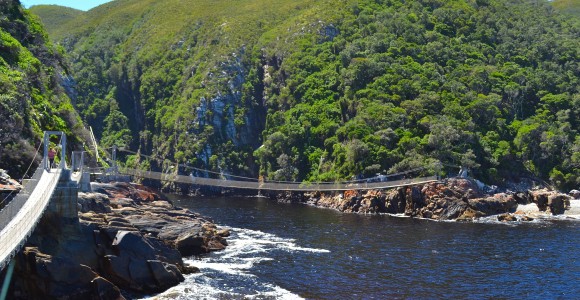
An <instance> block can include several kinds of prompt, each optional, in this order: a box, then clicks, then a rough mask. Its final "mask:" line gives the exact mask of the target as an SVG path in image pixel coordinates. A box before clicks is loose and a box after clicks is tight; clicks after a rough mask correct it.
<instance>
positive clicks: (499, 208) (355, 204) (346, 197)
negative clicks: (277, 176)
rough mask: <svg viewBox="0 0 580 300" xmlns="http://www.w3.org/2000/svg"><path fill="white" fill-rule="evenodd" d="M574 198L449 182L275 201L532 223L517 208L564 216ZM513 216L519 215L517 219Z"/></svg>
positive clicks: (463, 181)
mask: <svg viewBox="0 0 580 300" xmlns="http://www.w3.org/2000/svg"><path fill="white" fill-rule="evenodd" d="M572 198H573V197H571V196H568V195H565V194H561V193H558V192H554V191H548V190H534V191H523V192H507V193H495V194H486V193H484V192H483V191H481V190H480V188H479V187H478V185H477V184H476V183H475V181H472V180H469V179H465V178H450V179H446V180H443V181H441V182H434V183H428V184H424V185H422V186H412V187H400V188H396V189H391V190H369V191H345V192H344V193H335V194H328V193H319V192H316V193H306V194H303V195H298V194H293V195H280V196H278V197H277V199H278V201H282V202H299V203H306V204H310V205H314V206H318V207H325V208H331V209H336V210H338V211H341V212H347V213H388V214H402V215H405V216H409V217H416V218H425V219H432V220H458V221H473V220H476V219H478V218H482V217H489V216H494V215H497V216H498V220H500V221H503V220H505V221H509V220H524V221H529V220H532V219H533V217H531V216H525V215H522V213H519V212H517V208H518V205H520V204H521V205H527V204H531V203H535V204H536V205H537V207H538V210H539V211H540V212H547V213H551V214H553V215H559V214H563V213H564V212H565V210H566V209H568V208H569V207H570V200H571V199H572ZM516 215H521V217H519V218H517V217H516Z"/></svg>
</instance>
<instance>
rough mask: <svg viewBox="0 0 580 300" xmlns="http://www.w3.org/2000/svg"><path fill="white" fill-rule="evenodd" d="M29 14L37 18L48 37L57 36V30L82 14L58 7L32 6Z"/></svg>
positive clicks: (71, 9)
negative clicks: (39, 19)
mask: <svg viewBox="0 0 580 300" xmlns="http://www.w3.org/2000/svg"><path fill="white" fill-rule="evenodd" d="M29 10H30V12H32V13H33V14H35V15H37V16H39V17H40V18H41V20H42V23H43V24H44V27H45V28H46V30H47V32H48V33H49V35H50V36H57V32H58V30H60V29H61V28H66V23H67V22H70V21H71V20H73V19H76V18H78V17H79V16H80V15H82V14H83V11H82V10H78V9H74V8H70V7H64V6H59V5H34V6H32V7H30V9H29Z"/></svg>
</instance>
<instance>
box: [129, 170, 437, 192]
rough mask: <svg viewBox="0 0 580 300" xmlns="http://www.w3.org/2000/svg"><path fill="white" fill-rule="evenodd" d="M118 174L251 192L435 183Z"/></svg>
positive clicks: (423, 180)
mask: <svg viewBox="0 0 580 300" xmlns="http://www.w3.org/2000/svg"><path fill="white" fill-rule="evenodd" d="M119 172H120V173H123V174H126V175H132V176H135V177H140V178H149V179H157V180H161V181H168V182H177V183H188V184H196V185H205V186H214V187H223V188H235V189H252V190H276V191H303V192H308V191H346V190H371V189H384V188H393V187H399V186H407V185H416V184H421V183H427V182H431V181H436V180H437V177H436V176H428V177H418V178H409V179H401V180H393V181H385V182H357V183H341V182H338V183H308V182H304V183H301V182H284V183H281V182H267V181H266V182H259V181H239V180H225V179H215V178H202V177H194V176H188V175H177V174H167V173H161V172H154V171H143V170H136V169H130V168H120V169H119Z"/></svg>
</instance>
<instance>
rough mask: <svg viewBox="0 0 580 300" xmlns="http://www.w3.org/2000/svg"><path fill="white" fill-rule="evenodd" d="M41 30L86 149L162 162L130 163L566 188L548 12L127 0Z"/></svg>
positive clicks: (563, 41) (469, 0)
mask: <svg viewBox="0 0 580 300" xmlns="http://www.w3.org/2000/svg"><path fill="white" fill-rule="evenodd" d="M44 18H47V17H46V16H45V17H44ZM50 32H51V33H54V35H53V38H54V39H55V40H57V41H58V42H59V43H60V44H61V45H62V46H63V47H64V48H65V49H66V51H67V53H68V54H67V58H68V61H69V62H70V64H71V66H72V73H73V76H74V78H75V79H76V81H77V92H78V97H76V99H75V100H76V106H77V108H78V109H79V111H80V113H81V115H82V117H83V118H84V119H85V120H86V121H87V122H88V124H90V125H91V126H93V128H94V129H95V131H96V133H97V135H98V137H99V138H100V140H101V143H102V144H103V145H104V146H111V145H113V144H117V145H122V146H126V147H129V148H131V149H132V150H139V151H141V153H144V154H152V155H153V156H156V157H163V158H165V159H166V161H165V162H163V161H162V160H148V161H143V160H142V159H139V158H137V157H129V161H128V163H129V164H132V165H140V166H141V167H143V168H153V169H157V170H159V169H168V168H169V167H170V166H169V161H174V162H179V163H185V164H189V165H192V166H196V167H201V168H208V169H212V170H215V171H224V172H225V173H231V174H238V175H251V176H257V175H258V173H260V174H264V175H266V176H267V177H268V178H271V179H279V180H325V181H327V180H334V179H339V178H349V177H351V176H353V175H359V174H364V175H367V176H369V175H372V174H375V173H377V172H393V171H397V170H403V169H408V168H412V167H415V166H422V165H424V164H425V163H427V162H436V161H439V162H442V163H445V164H451V165H463V166H467V167H469V168H471V170H472V171H473V173H474V174H475V176H477V177H478V178H480V179H483V180H484V181H487V182H489V183H501V182H502V181H504V180H506V179H513V178H517V177H518V176H521V175H523V176H537V177H541V178H543V179H546V180H550V181H551V182H552V183H553V184H555V185H557V186H559V187H562V188H570V187H577V186H578V184H580V134H579V133H578V128H580V124H579V123H580V92H579V90H578V89H579V87H580V85H579V83H580V82H579V81H580V80H579V79H580V54H579V51H580V50H579V49H580V26H579V25H578V22H577V21H576V19H574V18H573V17H571V16H567V15H561V14H559V13H558V12H557V11H555V10H554V8H553V7H552V6H551V4H550V3H548V2H542V1H524V0H509V1H508V0H462V1H460V0H452V1H443V0H418V1H397V0H383V1H379V0H377V1H370V0H359V1H354V0H351V1H335V0H325V1H308V0H301V1H282V0H243V1H224V0H222V1H210V0H200V1H176V0H171V1H155V0H147V1H137V0H125V1H114V2H111V3H108V4H105V5H102V6H100V7H97V8H95V9H93V10H90V11H89V12H86V13H83V14H82V15H80V16H78V17H77V18H75V19H73V20H71V21H68V22H66V25H65V26H63V28H59V29H50ZM180 171H182V172H189V170H186V169H181V170H180Z"/></svg>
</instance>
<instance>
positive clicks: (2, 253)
mask: <svg viewBox="0 0 580 300" xmlns="http://www.w3.org/2000/svg"><path fill="white" fill-rule="evenodd" d="M55 135H56V136H60V141H59V143H58V148H60V149H62V150H61V154H60V163H59V164H58V165H57V166H54V165H52V164H51V162H50V161H49V158H48V157H49V156H48V153H49V144H50V137H51V136H55ZM93 142H94V147H95V152H98V148H97V145H96V141H94V140H93ZM41 146H44V150H43V154H41V155H42V162H41V164H40V166H39V167H38V168H37V169H36V171H35V172H34V175H33V176H32V178H31V179H29V180H27V181H26V182H25V183H24V188H23V189H22V190H21V191H20V192H19V193H18V194H17V195H16V196H15V197H14V198H13V199H12V200H10V201H9V202H8V203H3V202H4V200H5V199H0V205H1V206H0V207H1V210H0V270H3V269H4V268H5V267H6V266H7V265H9V263H10V262H11V260H12V258H13V257H14V255H16V253H17V252H18V251H20V249H21V248H22V247H23V245H24V244H25V243H26V241H27V239H28V238H29V237H30V235H31V234H32V233H33V232H34V229H35V228H36V226H37V224H38V222H39V221H40V219H41V218H42V216H43V214H45V212H46V211H47V208H49V207H50V206H51V205H55V204H54V203H55V202H61V203H60V204H57V205H60V206H59V208H58V211H60V212H61V213H62V211H63V209H62V208H63V207H65V206H66V207H67V209H68V211H69V212H68V213H67V214H68V216H67V217H69V218H73V217H74V218H77V217H78V216H77V213H78V212H77V203H76V199H77V192H78V189H79V188H80V187H82V186H83V184H84V186H85V187H86V185H87V183H88V186H89V188H90V182H88V181H89V180H88V178H89V172H88V171H87V170H88V169H86V168H83V165H84V164H83V161H84V157H83V154H84V152H82V151H78V152H73V153H72V156H71V161H72V165H71V166H70V167H69V166H67V164H66V161H67V159H66V157H65V150H66V136H65V134H64V133H63V132H57V131H47V132H45V134H44V141H43V143H41V144H40V145H39V147H38V149H37V154H38V152H39V150H40V148H41ZM133 153H134V152H133ZM35 159H36V156H35V158H34V159H33V161H34V160H35ZM112 159H113V161H112V162H113V167H111V168H109V169H108V171H107V172H109V173H113V174H116V175H119V174H122V175H129V176H132V177H134V178H148V179H155V180H161V181H164V182H175V183H184V184H193V185H203V186H212V187H220V188H232V189H252V190H258V191H259V190H268V191H301V192H312V191H345V190H369V189H386V188H395V187H402V186H410V185H419V184H424V183H428V182H433V181H436V180H437V177H435V176H429V177H416V178H403V179H399V180H389V178H390V177H391V176H399V177H401V176H406V175H408V174H410V172H412V171H413V172H416V171H417V170H418V169H415V170H411V171H408V172H402V173H397V174H391V175H382V176H381V177H380V178H379V179H380V180H378V181H377V180H370V181H369V180H354V181H344V182H284V181H266V180H258V179H253V178H248V177H241V176H233V175H223V174H221V173H216V172H212V171H208V170H202V169H197V168H193V167H190V168H192V169H194V170H195V171H196V172H197V173H201V174H205V175H206V176H203V177H202V176H194V172H191V173H190V174H189V175H179V174H178V173H177V170H175V172H173V173H171V174H168V173H162V172H154V171H144V170H137V169H131V168H125V167H118V166H117V164H116V148H115V149H114V151H113V154H112ZM31 164H32V163H31ZM178 166H179V165H178ZM187 167H189V166H187ZM27 172H28V171H27ZM210 173H212V174H214V175H216V174H217V175H219V177H220V178H209V176H208V174H210ZM64 186H66V187H70V186H73V187H74V192H67V193H70V195H69V196H63V193H62V190H63V187H64ZM59 189H60V190H61V192H59V193H57V192H55V191H57V190H59ZM67 197H68V198H67ZM64 198H67V199H64ZM63 199H64V200H63ZM66 201H68V202H67V203H64V204H63V203H62V202H66ZM51 203H52V204H51ZM12 269H13V263H10V266H9V268H8V270H9V271H8V272H7V279H6V280H5V284H6V282H9V281H10V280H9V276H11V274H12ZM3 290H4V289H3ZM0 296H1V295H0ZM0 298H1V297H0Z"/></svg>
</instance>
